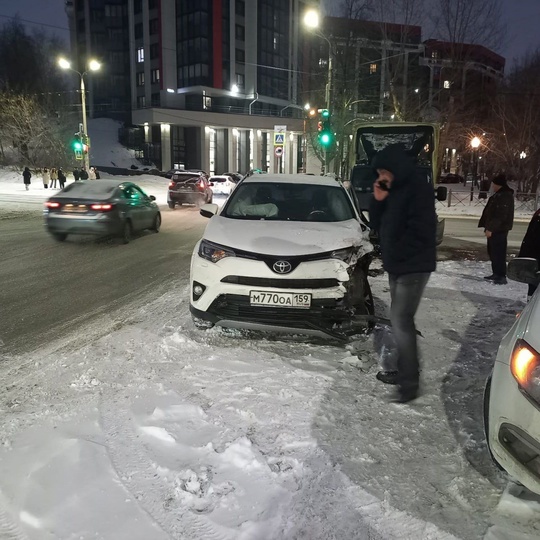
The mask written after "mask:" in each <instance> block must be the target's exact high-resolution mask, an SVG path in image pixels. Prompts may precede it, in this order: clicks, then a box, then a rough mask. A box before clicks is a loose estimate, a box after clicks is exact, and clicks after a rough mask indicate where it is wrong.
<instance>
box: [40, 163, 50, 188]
mask: <svg viewBox="0 0 540 540" xmlns="http://www.w3.org/2000/svg"><path fill="white" fill-rule="evenodd" d="M42 178H43V187H44V188H45V189H47V188H48V187H49V182H50V181H51V173H50V171H49V169H47V167H45V168H44V169H43V173H42Z"/></svg>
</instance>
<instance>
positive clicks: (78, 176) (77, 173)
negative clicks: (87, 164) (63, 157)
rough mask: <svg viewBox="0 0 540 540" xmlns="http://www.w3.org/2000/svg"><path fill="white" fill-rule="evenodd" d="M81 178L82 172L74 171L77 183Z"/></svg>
mask: <svg viewBox="0 0 540 540" xmlns="http://www.w3.org/2000/svg"><path fill="white" fill-rule="evenodd" d="M80 177H81V171H79V169H77V168H75V169H73V178H75V182H76V181H77V180H78V179H79V178H80Z"/></svg>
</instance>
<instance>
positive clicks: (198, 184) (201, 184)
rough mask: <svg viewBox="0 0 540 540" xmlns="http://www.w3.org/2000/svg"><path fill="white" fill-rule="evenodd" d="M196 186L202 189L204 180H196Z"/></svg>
mask: <svg viewBox="0 0 540 540" xmlns="http://www.w3.org/2000/svg"><path fill="white" fill-rule="evenodd" d="M197 187H198V188H199V189H200V190H201V191H204V180H202V179H201V180H199V181H198V182H197Z"/></svg>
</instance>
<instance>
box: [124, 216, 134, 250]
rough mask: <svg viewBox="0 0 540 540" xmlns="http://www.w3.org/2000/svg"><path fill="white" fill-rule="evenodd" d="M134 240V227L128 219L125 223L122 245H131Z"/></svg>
mask: <svg viewBox="0 0 540 540" xmlns="http://www.w3.org/2000/svg"><path fill="white" fill-rule="evenodd" d="M132 238H133V226H132V225H131V221H129V219H126V221H125V222H124V227H123V229H122V243H124V244H129V243H130V241H131V239H132Z"/></svg>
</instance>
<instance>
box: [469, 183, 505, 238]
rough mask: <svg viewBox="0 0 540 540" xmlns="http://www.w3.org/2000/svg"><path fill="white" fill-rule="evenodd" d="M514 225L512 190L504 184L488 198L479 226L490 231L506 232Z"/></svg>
mask: <svg viewBox="0 0 540 540" xmlns="http://www.w3.org/2000/svg"><path fill="white" fill-rule="evenodd" d="M513 225H514V190H513V189H511V188H509V187H508V186H507V185H504V186H502V187H501V189H499V191H497V192H496V193H494V194H493V195H492V196H491V197H490V198H489V200H488V202H487V204H486V207H485V208H484V211H483V212H482V217H481V218H480V221H479V222H478V226H479V227H483V228H484V229H485V230H486V231H491V232H492V233H499V232H508V231H511V230H512V226H513Z"/></svg>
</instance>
